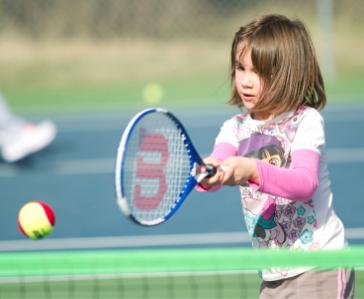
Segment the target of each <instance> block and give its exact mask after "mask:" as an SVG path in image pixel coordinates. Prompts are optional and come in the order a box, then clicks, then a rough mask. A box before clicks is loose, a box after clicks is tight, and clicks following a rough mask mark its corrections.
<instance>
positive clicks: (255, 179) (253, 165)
mask: <svg viewBox="0 0 364 299" xmlns="http://www.w3.org/2000/svg"><path fill="white" fill-rule="evenodd" d="M248 159H249V179H248V181H249V182H252V183H254V184H256V185H260V179H259V171H258V166H257V159H255V158H248Z"/></svg>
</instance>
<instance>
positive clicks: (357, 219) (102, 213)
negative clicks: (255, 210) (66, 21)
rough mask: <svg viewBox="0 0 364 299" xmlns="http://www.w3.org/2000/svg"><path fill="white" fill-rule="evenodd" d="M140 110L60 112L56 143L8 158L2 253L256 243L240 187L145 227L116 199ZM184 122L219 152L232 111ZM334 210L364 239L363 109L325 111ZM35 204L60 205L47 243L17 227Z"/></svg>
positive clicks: (191, 200)
mask: <svg viewBox="0 0 364 299" xmlns="http://www.w3.org/2000/svg"><path fill="white" fill-rule="evenodd" d="M135 112H137V111H129V112H119V113H116V112H113V113H104V114H94V115H84V114H82V115H74V114H72V115H66V116H62V117H61V116H57V117H55V118H54V120H55V122H56V123H57V125H58V129H59V134H58V137H57V139H56V141H55V142H54V144H53V145H52V146H51V147H50V148H48V149H46V150H45V151H43V152H42V153H40V154H37V155H34V156H32V157H29V158H27V159H26V160H24V161H22V162H21V163H17V164H13V165H9V164H5V163H0V188H1V209H0V227H1V229H0V251H16V250H44V249H91V248H156V247H175V246H178V247H181V246H249V244H250V243H249V238H248V236H247V233H246V228H245V224H244V220H243V217H242V212H241V205H240V199H239V193H238V189H237V188H234V187H226V188H224V189H222V190H220V191H219V192H216V193H198V192H196V191H193V192H192V194H191V195H190V196H189V197H188V198H187V199H186V201H185V203H184V204H183V205H182V207H181V208H180V209H179V211H178V212H177V213H176V214H175V215H174V216H173V217H172V218H171V219H170V220H169V221H168V222H166V223H163V224H161V225H159V226H156V227H141V226H138V225H136V224H134V223H132V222H130V221H129V220H128V219H126V218H125V217H124V216H123V215H122V214H121V212H120V211H119V208H118V206H117V204H116V201H115V191H114V163H115V154H116V150H117V146H118V143H119V139H120V135H121V133H122V130H123V129H124V127H125V126H126V124H127V122H128V121H129V119H130V118H131V117H132V116H133V114H134V113H135ZM172 112H174V113H175V114H176V115H177V116H178V117H179V118H180V120H181V121H182V122H183V123H184V124H185V127H186V128H187V130H188V131H189V134H190V137H191V138H192V140H193V142H194V144H195V146H196V148H197V149H198V150H199V151H200V153H201V154H202V156H204V155H207V154H208V153H209V151H210V150H211V148H212V146H213V142H214V138H215V136H216V134H217V133H218V130H219V127H220V125H221V124H222V122H223V121H224V120H225V119H227V118H229V117H230V116H232V115H233V114H236V113H237V111H236V110H235V109H233V108H223V109H220V110H208V111H203V112H202V111H194V112H190V111H187V110H186V109H185V110H178V111H172ZM324 116H325V119H326V128H327V130H326V131H327V135H326V139H327V152H328V158H329V168H330V172H331V181H332V189H333V193H334V207H335V210H336V213H337V214H338V215H339V216H340V217H341V219H342V220H343V222H344V225H345V226H346V228H347V237H348V240H349V243H350V244H363V243H364V218H363V215H362V212H363V213H364V195H363V194H364V192H363V189H364V184H363V170H364V138H363V131H364V106H348V107H346V106H332V107H327V108H326V109H325V111H324ZM30 200H41V201H44V202H47V203H49V204H50V205H52V206H53V208H54V210H55V212H56V217H57V218H56V227H55V230H54V232H53V234H52V235H51V236H50V237H48V238H46V239H44V240H41V241H31V240H28V239H26V238H25V237H23V236H22V235H21V233H20V232H19V230H18V228H17V214H18V210H19V208H20V207H21V206H22V205H23V204H24V203H26V202H27V201H30Z"/></svg>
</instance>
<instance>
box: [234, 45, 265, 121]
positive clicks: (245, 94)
mask: <svg viewBox="0 0 364 299" xmlns="http://www.w3.org/2000/svg"><path fill="white" fill-rule="evenodd" d="M242 49H243V45H242V43H240V44H239V45H238V46H237V49H236V50H237V51H236V57H235V88H236V91H237V93H238V94H239V96H240V98H241V100H242V101H243V104H244V106H245V108H246V109H247V111H248V112H249V113H250V112H251V110H252V109H253V108H254V106H255V105H256V103H257V102H258V101H259V97H260V94H261V91H262V88H263V83H262V82H263V81H262V79H261V78H260V76H259V75H258V74H257V72H256V70H255V68H254V66H253V62H252V59H251V50H250V49H246V50H245V53H244V54H243V55H241V53H242ZM253 117H254V118H255V119H265V118H266V116H264V115H257V114H255V115H254V116H253Z"/></svg>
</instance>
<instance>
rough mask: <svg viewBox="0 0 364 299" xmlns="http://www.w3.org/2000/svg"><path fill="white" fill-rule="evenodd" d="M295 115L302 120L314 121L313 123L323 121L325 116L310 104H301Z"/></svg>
mask: <svg viewBox="0 0 364 299" xmlns="http://www.w3.org/2000/svg"><path fill="white" fill-rule="evenodd" d="M293 117H296V118H298V119H299V120H300V121H304V122H312V123H317V122H319V123H323V116H322V114H321V113H320V111H318V110H317V109H315V108H312V107H309V106H301V107H299V108H298V109H297V110H296V111H295V113H294V115H293Z"/></svg>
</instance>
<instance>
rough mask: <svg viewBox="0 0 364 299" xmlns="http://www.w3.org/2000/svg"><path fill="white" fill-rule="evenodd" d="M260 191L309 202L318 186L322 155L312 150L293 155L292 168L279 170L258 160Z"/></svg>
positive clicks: (299, 151)
mask: <svg viewBox="0 0 364 299" xmlns="http://www.w3.org/2000/svg"><path fill="white" fill-rule="evenodd" d="M257 167H258V173H259V179H260V184H259V186H258V190H259V191H262V192H265V193H269V194H273V195H277V196H282V197H285V198H289V199H295V200H300V201H303V202H306V201H309V200H310V199H311V198H312V196H313V194H314V192H315V191H316V189H317V186H318V176H319V170H320V154H319V153H317V152H315V151H312V150H297V151H295V152H293V153H292V166H291V168H279V167H276V166H274V165H271V164H269V163H266V162H264V161H262V160H257Z"/></svg>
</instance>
